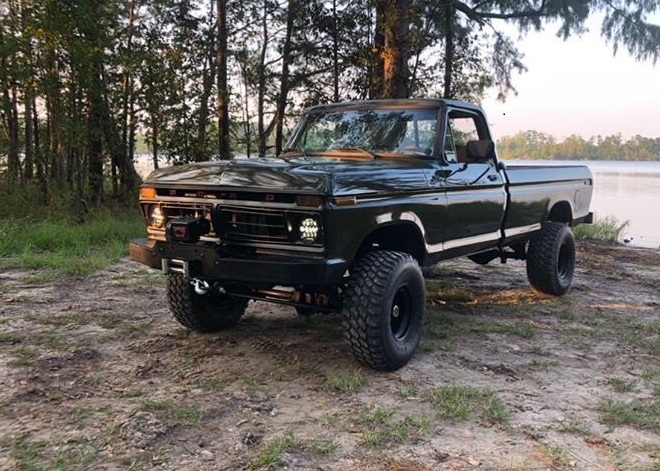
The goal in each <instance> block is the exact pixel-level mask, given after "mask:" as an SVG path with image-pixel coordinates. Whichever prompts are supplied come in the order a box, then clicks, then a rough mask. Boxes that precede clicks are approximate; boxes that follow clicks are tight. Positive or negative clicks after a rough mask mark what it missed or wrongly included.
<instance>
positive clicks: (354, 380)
mask: <svg viewBox="0 0 660 471" xmlns="http://www.w3.org/2000/svg"><path fill="white" fill-rule="evenodd" d="M367 384H369V379H368V378H367V377H366V376H364V375H363V374H362V373H361V372H360V370H356V371H352V372H343V371H342V372H340V373H336V374H333V375H331V376H328V377H327V378H326V379H325V388H326V389H327V390H330V391H337V392H341V393H347V394H353V393H356V392H358V391H360V390H361V389H362V388H363V387H365V386H366V385H367Z"/></svg>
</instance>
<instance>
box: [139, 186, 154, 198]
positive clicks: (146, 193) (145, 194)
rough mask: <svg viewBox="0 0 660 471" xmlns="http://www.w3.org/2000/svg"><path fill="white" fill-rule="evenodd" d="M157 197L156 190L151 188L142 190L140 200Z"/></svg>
mask: <svg viewBox="0 0 660 471" xmlns="http://www.w3.org/2000/svg"><path fill="white" fill-rule="evenodd" d="M155 197H156V189H155V188H151V187H144V188H140V199H148V198H155Z"/></svg>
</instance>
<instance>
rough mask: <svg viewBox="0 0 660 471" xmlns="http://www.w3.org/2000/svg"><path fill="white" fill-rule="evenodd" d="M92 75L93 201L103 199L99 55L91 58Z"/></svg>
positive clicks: (89, 152) (90, 152) (89, 122)
mask: <svg viewBox="0 0 660 471" xmlns="http://www.w3.org/2000/svg"><path fill="white" fill-rule="evenodd" d="M91 62H92V63H91V67H90V72H91V77H90V81H89V83H88V90H87V100H88V102H89V115H88V116H87V142H88V150H87V155H88V158H89V160H88V173H89V183H88V185H89V197H90V200H91V201H92V202H93V203H97V202H100V201H103V114H104V113H103V93H102V92H101V90H100V87H101V80H100V77H101V67H102V66H101V64H100V58H99V57H93V58H92V59H91Z"/></svg>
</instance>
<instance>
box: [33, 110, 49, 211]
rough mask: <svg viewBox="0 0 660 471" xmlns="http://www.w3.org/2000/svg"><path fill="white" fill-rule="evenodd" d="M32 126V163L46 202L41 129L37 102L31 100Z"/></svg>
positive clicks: (46, 185)
mask: <svg viewBox="0 0 660 471" xmlns="http://www.w3.org/2000/svg"><path fill="white" fill-rule="evenodd" d="M32 128H33V129H34V164H35V169H36V175H37V182H38V183H39V190H40V192H41V198H42V200H43V202H44V204H46V203H47V202H48V181H47V180H46V172H45V171H44V151H43V149H42V148H41V131H40V130H39V114H38V112H37V102H36V100H34V101H32Z"/></svg>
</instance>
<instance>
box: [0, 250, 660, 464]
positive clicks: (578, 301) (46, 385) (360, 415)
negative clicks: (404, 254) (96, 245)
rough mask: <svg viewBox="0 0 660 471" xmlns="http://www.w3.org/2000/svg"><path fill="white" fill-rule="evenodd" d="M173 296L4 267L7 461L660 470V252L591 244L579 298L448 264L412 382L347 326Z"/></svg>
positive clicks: (433, 288) (140, 282)
mask: <svg viewBox="0 0 660 471" xmlns="http://www.w3.org/2000/svg"><path fill="white" fill-rule="evenodd" d="M164 286H165V280H164V277H163V276H162V275H161V274H160V273H158V272H156V271H154V270H150V269H147V268H145V267H143V266H141V265H139V264H137V263H135V262H132V261H129V260H128V259H126V260H124V261H123V262H122V263H119V264H116V265H114V266H111V267H109V268H108V269H106V270H103V271H101V272H98V273H95V274H94V275H92V276H89V277H87V278H84V279H74V278H67V277H61V276H59V275H58V274H56V273H52V272H44V271H25V270H4V271H3V272H0V469H2V470H13V469H18V470H38V469H48V470H50V469H56V470H74V469H94V470H99V469H108V470H110V469H131V470H137V469H159V470H184V469H185V470H207V469H214V470H242V469H289V470H389V471H424V470H546V469H577V470H660V355H659V354H660V291H659V288H658V287H659V286H660V250H651V249H639V248H632V247H627V246H606V245H600V244H596V243H590V242H580V243H579V253H578V270H577V273H576V277H575V281H574V285H573V288H572V290H571V291H570V292H569V293H568V294H567V295H566V296H563V297H561V298H551V297H545V296H542V295H539V294H536V293H534V292H533V291H532V290H531V289H530V288H529V286H528V284H527V280H526V276H525V266H524V264H523V263H522V262H512V261H510V262H509V263H508V264H506V265H501V264H499V263H497V262H492V263H491V264H490V265H488V266H478V265H475V264H472V263H471V262H469V261H467V260H459V261H455V262H450V263H446V264H442V265H441V266H440V267H439V268H438V270H437V276H435V277H433V278H429V279H427V286H428V293H429V294H428V316H427V321H426V326H425V334H424V340H423V342H422V345H421V348H420V351H419V352H418V354H417V355H416V357H415V358H414V359H413V360H412V362H411V363H410V364H409V365H408V366H406V367H404V368H402V369H401V370H399V371H396V372H394V373H379V372H374V371H371V370H369V369H366V368H364V367H361V366H360V365H359V364H357V363H356V362H355V361H354V360H353V359H352V357H351V354H350V351H349V348H348V346H347V345H346V344H345V343H344V341H343V339H342V332H341V328H340V318H339V316H335V315H329V316H328V315H326V316H323V315H319V316H315V317H311V318H300V317H297V316H296V314H295V312H294V310H293V309H292V308H289V307H281V306H275V305H269V304H264V303H251V304H250V306H249V308H248V311H247V313H246V315H245V317H244V318H243V319H242V320H241V322H239V324H238V325H237V326H236V327H234V328H232V329H230V330H228V331H225V332H222V333H219V334H213V335H201V334H196V333H191V332H188V331H187V330H186V329H184V328H183V327H181V326H179V325H178V324H177V323H176V322H175V321H174V320H173V319H172V317H171V316H170V315H169V313H168V311H167V305H166V300H165V288H164Z"/></svg>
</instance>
